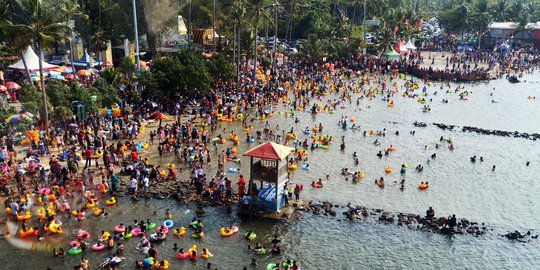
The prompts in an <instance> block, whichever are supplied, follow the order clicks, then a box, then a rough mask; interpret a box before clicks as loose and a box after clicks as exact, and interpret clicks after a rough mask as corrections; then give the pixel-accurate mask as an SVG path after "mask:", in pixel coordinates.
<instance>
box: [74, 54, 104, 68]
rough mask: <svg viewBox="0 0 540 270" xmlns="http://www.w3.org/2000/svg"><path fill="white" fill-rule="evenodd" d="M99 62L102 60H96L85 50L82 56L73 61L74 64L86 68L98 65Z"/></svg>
mask: <svg viewBox="0 0 540 270" xmlns="http://www.w3.org/2000/svg"><path fill="white" fill-rule="evenodd" d="M101 63H102V62H99V61H98V60H96V59H93V58H92V57H90V55H89V54H88V52H86V51H85V52H84V53H83V56H82V57H81V59H79V60H75V61H73V65H74V66H78V67H87V68H90V67H94V66H99V65H101Z"/></svg>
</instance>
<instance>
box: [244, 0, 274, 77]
mask: <svg viewBox="0 0 540 270" xmlns="http://www.w3.org/2000/svg"><path fill="white" fill-rule="evenodd" d="M248 4H249V5H251V6H250V7H251V8H250V10H249V18H250V21H251V24H252V26H253V35H254V39H255V41H254V42H253V44H254V45H253V69H254V72H253V83H255V75H256V72H255V69H256V68H257V34H258V28H259V20H260V19H261V17H263V18H264V19H267V20H269V21H270V20H272V19H271V15H270V13H269V12H268V7H269V6H270V3H269V2H268V1H267V0H249V1H248Z"/></svg>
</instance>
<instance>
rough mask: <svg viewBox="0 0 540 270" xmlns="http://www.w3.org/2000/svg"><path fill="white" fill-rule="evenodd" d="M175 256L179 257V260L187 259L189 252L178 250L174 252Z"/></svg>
mask: <svg viewBox="0 0 540 270" xmlns="http://www.w3.org/2000/svg"><path fill="white" fill-rule="evenodd" d="M176 258H177V259H179V260H185V259H189V253H188V252H185V251H184V252H182V253H180V252H178V254H176Z"/></svg>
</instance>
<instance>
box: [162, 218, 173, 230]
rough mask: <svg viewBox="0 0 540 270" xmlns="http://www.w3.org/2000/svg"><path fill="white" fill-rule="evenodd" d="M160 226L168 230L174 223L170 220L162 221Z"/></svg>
mask: <svg viewBox="0 0 540 270" xmlns="http://www.w3.org/2000/svg"><path fill="white" fill-rule="evenodd" d="M162 226H164V227H167V229H170V228H172V227H173V226H174V223H173V222H172V220H170V219H167V220H165V221H163V224H162Z"/></svg>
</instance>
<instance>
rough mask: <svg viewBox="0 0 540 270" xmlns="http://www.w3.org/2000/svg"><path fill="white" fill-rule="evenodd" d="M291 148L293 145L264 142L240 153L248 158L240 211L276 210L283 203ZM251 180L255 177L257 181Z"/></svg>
mask: <svg viewBox="0 0 540 270" xmlns="http://www.w3.org/2000/svg"><path fill="white" fill-rule="evenodd" d="M293 151H294V148H291V147H288V146H285V145H281V144H277V143H273V142H266V143H263V144H261V145H259V146H257V147H255V148H253V149H251V150H249V151H247V152H245V153H244V156H248V157H251V161H250V174H249V185H248V191H247V197H246V198H245V199H246V200H241V203H242V207H241V213H244V214H245V213H249V212H252V210H261V211H278V210H279V209H280V208H282V207H283V206H284V204H285V202H284V201H285V199H284V196H283V195H284V194H286V185H287V183H288V181H289V170H288V164H287V161H288V157H289V155H290V154H291V153H292V152H293ZM254 181H259V182H260V185H257V184H255V183H254Z"/></svg>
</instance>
